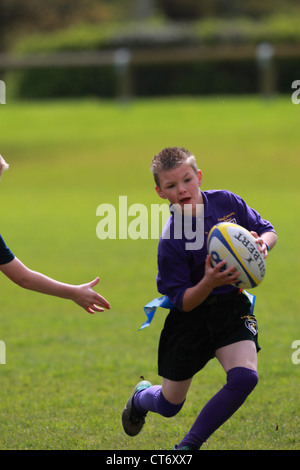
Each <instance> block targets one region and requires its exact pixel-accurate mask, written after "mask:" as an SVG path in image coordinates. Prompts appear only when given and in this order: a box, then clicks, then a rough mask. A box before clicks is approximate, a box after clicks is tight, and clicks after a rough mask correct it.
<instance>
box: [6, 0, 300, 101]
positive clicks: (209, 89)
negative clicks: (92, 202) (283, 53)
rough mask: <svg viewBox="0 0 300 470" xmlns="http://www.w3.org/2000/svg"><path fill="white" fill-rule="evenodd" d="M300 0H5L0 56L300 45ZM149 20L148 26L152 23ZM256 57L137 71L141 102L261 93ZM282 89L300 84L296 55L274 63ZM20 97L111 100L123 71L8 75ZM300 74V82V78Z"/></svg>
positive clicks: (133, 78) (133, 71) (134, 82)
mask: <svg viewBox="0 0 300 470" xmlns="http://www.w3.org/2000/svg"><path fill="white" fill-rule="evenodd" d="M298 18H300V2H299V0H263V1H262V0H26V1H25V0H0V52H1V51H11V52H19V53H29V54H30V53H35V52H46V53H47V52H61V51H64V52H66V51H79V50H81V51H83V50H85V51H88V50H89V51H98V50H101V49H103V50H104V49H105V50H109V49H110V50H116V49H118V48H129V49H138V48H141V49H143V50H145V49H147V48H148V49H152V50H153V49H154V48H157V49H159V48H164V47H168V48H169V49H170V51H171V50H172V49H173V53H174V51H175V54H176V47H178V46H184V45H185V46H188V45H199V44H200V45H203V44H204V45H208V46H212V47H213V46H219V47H220V46H221V48H222V47H223V46H224V45H226V44H231V45H252V46H255V45H257V44H260V43H264V42H270V43H272V44H273V45H274V46H275V47H276V46H277V45H278V44H279V45H282V44H283V45H284V44H285V45H287V47H289V45H292V46H295V45H296V46H297V45H298V44H299V43H300V29H299V22H298ZM148 20H149V21H148ZM255 60H256V59H255V57H254V55H253V57H252V58H249V57H248V58H247V57H244V58H239V60H236V59H235V58H232V59H230V60H228V59H223V58H219V59H213V60H202V61H201V62H200V61H199V63H187V64H185V65H184V67H183V66H182V63H180V61H178V62H176V63H172V64H171V63H166V64H164V63H151V64H150V65H148V64H145V65H133V64H131V65H130V80H129V81H130V83H131V86H132V89H133V91H134V94H135V95H136V96H150V95H153V96H154V95H156V94H157V93H160V94H161V95H167V94H173V95H176V94H183V93H184V94H186V93H188V94H191V95H196V94H203V93H206V94H213V93H219V94H221V93H231V94H234V93H248V94H249V93H255V92H257V82H258V78H257V63H256V62H255ZM274 62H276V63H275V68H276V73H274V74H273V75H274V77H275V79H274V81H276V89H277V91H278V92H283V93H285V92H286V90H290V84H291V83H292V81H293V80H295V78H297V77H298V75H299V74H298V70H299V57H298V55H293V54H292V55H291V56H288V57H284V58H280V59H276V61H274ZM0 72H1V77H2V76H4V75H5V78H6V80H7V81H8V82H9V83H10V87H9V89H10V90H13V91H12V95H13V96H15V97H22V98H45V97H50V98H53V97H75V96H105V97H113V96H115V95H116V90H117V89H118V87H119V75H120V73H119V72H120V70H119V69H118V70H117V68H116V66H115V64H114V63H113V64H111V65H107V66H103V67H97V66H93V67H85V66H82V67H81V66H80V67H76V68H72V67H68V66H65V67H51V66H50V65H49V67H45V68H28V69H26V67H25V68H24V69H23V70H16V71H14V70H9V69H1V68H0ZM297 74H298V75H297Z"/></svg>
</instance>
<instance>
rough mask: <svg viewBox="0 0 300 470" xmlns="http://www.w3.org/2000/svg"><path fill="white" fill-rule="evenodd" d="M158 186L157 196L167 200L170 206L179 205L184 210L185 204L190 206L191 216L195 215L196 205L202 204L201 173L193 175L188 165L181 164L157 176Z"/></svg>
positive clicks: (193, 172) (156, 188)
mask: <svg viewBox="0 0 300 470" xmlns="http://www.w3.org/2000/svg"><path fill="white" fill-rule="evenodd" d="M159 181H160V186H159V187H158V186H156V187H155V190H156V192H157V194H158V195H159V196H160V197H162V198H163V199H168V200H169V201H170V203H171V204H179V205H180V207H181V209H182V210H184V206H185V204H192V212H193V215H195V214H196V204H202V203H203V201H202V194H201V191H200V188H199V187H200V186H201V183H202V173H201V171H200V170H198V174H196V173H195V171H194V170H193V168H191V166H190V165H189V164H188V163H182V164H181V165H178V166H177V167H175V168H172V169H171V170H166V171H162V172H161V173H160V174H159Z"/></svg>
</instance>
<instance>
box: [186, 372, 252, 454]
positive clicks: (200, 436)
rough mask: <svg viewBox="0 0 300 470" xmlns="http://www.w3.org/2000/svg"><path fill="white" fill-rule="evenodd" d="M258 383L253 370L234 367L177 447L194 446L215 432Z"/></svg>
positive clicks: (199, 445)
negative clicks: (225, 381) (224, 383)
mask: <svg viewBox="0 0 300 470" xmlns="http://www.w3.org/2000/svg"><path fill="white" fill-rule="evenodd" d="M257 382H258V374H257V372H256V371H255V370H252V369H247V368H245V367H235V368H233V369H231V370H229V371H228V373H227V383H226V385H224V387H223V388H222V389H221V390H220V391H219V392H218V393H217V394H216V395H215V396H214V397H213V398H212V399H211V400H210V401H209V402H208V403H207V404H206V405H205V407H204V408H203V409H202V411H201V413H200V414H199V416H198V417H197V419H196V421H195V423H194V424H193V426H192V427H191V429H190V431H189V432H188V433H187V435H186V436H185V437H184V438H183V439H182V441H181V442H180V444H179V445H178V447H183V446H196V447H197V448H200V447H201V445H202V444H203V442H205V441H206V440H207V439H208V437H209V436H210V435H211V434H212V433H213V432H214V431H216V429H218V428H219V427H220V426H221V425H222V424H223V423H225V421H227V419H228V418H230V416H232V415H233V413H235V411H237V409H238V408H239V407H240V406H241V405H242V404H243V403H244V401H245V400H246V398H247V396H248V395H249V394H250V393H251V392H252V390H253V389H254V387H255V386H256V384H257Z"/></svg>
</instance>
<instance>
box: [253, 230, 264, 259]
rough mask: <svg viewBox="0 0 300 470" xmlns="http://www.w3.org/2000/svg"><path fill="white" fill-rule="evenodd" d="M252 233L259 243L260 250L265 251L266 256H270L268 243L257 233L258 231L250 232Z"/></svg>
mask: <svg viewBox="0 0 300 470" xmlns="http://www.w3.org/2000/svg"><path fill="white" fill-rule="evenodd" d="M250 233H251V235H253V236H254V238H255V243H256V244H257V249H258V251H259V252H260V253H263V255H264V258H266V257H267V256H268V249H267V245H266V244H265V242H264V240H263V239H262V238H261V237H260V236H259V235H257V233H256V232H250Z"/></svg>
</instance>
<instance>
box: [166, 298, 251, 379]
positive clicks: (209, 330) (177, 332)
mask: <svg viewBox="0 0 300 470" xmlns="http://www.w3.org/2000/svg"><path fill="white" fill-rule="evenodd" d="M243 340H251V341H254V342H255V344H256V349H257V351H259V350H260V347H259V345H258V332H257V321H256V318H255V316H254V315H253V313H251V302H250V300H249V299H248V297H247V296H246V295H244V294H243V293H241V294H236V293H234V294H223V295H216V296H212V297H209V298H208V299H206V300H205V301H204V302H203V303H202V304H201V305H199V307H197V308H195V309H194V310H192V311H190V312H183V311H181V310H178V309H176V308H174V309H172V310H170V313H169V314H168V316H167V318H166V321H165V324H164V328H163V330H162V332H161V336H160V341H159V348H158V374H159V375H160V376H162V377H164V378H166V379H169V380H176V381H180V380H187V379H189V378H191V377H193V375H195V374H196V373H197V372H198V371H200V370H201V369H202V368H203V367H204V366H205V365H206V364H207V362H208V361H209V360H210V359H212V358H214V357H215V351H216V350H217V349H219V348H221V347H223V346H227V345H229V344H232V343H235V342H237V341H243Z"/></svg>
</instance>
